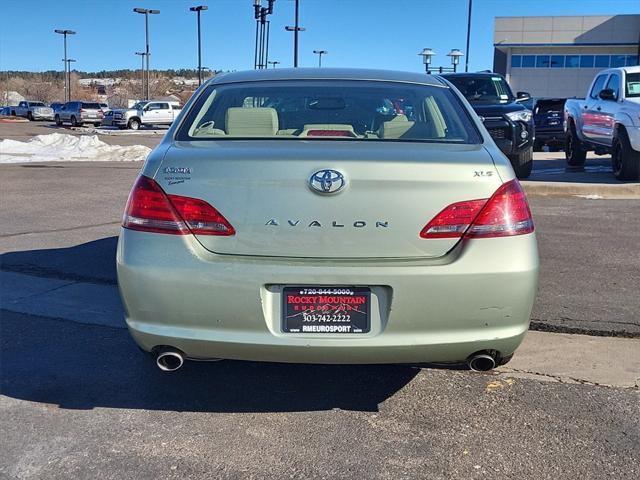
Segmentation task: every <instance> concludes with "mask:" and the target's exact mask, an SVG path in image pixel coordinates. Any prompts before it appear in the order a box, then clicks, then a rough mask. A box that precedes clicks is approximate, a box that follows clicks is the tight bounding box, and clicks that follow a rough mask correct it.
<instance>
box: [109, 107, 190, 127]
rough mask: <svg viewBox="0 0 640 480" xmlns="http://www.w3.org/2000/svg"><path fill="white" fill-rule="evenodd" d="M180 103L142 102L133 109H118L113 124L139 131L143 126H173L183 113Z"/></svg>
mask: <svg viewBox="0 0 640 480" xmlns="http://www.w3.org/2000/svg"><path fill="white" fill-rule="evenodd" d="M181 109H182V108H181V107H180V104H179V103H178V102H164V101H146V100H145V101H142V102H138V103H136V104H135V105H134V106H133V107H131V108H126V109H116V110H114V111H113V112H114V114H113V121H112V124H113V125H116V126H118V127H120V128H123V129H124V128H130V129H131V130H138V129H139V128H140V127H141V126H142V125H149V126H151V125H171V124H172V123H173V121H174V120H175V119H176V117H177V116H178V115H179V114H180V111H181Z"/></svg>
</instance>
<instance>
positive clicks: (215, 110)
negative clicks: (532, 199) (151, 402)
mask: <svg viewBox="0 0 640 480" xmlns="http://www.w3.org/2000/svg"><path fill="white" fill-rule="evenodd" d="M117 269H118V282H119V286H120V293H121V295H122V300H123V303H124V307H125V315H126V321H127V324H128V327H129V330H130V332H131V334H132V335H133V338H134V339H135V341H136V342H137V343H138V345H139V346H140V347H141V348H142V349H143V350H145V351H147V352H151V353H152V354H153V355H154V356H155V358H156V361H157V364H158V366H159V367H160V368H161V369H162V370H165V371H170V370H176V369H178V368H180V367H181V366H182V364H183V362H184V361H185V360H188V359H193V360H213V359H240V360H258V361H274V362H299V363H412V364H415V363H431V362H438V363H439V362H452V363H466V364H467V365H468V366H469V368H471V369H473V370H489V369H491V368H493V367H494V366H496V365H500V364H503V363H505V362H507V361H508V360H509V359H510V358H511V356H512V355H513V353H514V351H515V350H516V348H517V347H518V345H519V344H520V342H521V341H522V339H523V337H524V335H525V333H526V331H527V328H528V325H529V316H530V313H531V308H532V305H533V301H534V297H535V293H536V287H537V279H538V252H537V246H536V238H535V234H534V226H533V221H532V218H531V212H530V210H529V206H528V204H527V200H526V198H525V195H524V193H523V191H522V188H521V187H520V184H519V183H518V181H517V180H516V179H515V176H514V173H513V170H512V168H511V166H510V163H509V160H507V158H506V157H505V156H504V155H503V154H502V153H501V152H500V150H499V149H498V148H497V147H496V145H495V144H494V142H493V140H492V139H491V137H490V136H489V134H488V133H487V131H486V130H485V128H484V127H483V125H482V122H481V121H480V120H479V118H478V117H477V116H476V114H475V113H474V112H473V110H472V109H471V107H470V106H469V104H468V103H467V102H466V100H465V99H464V97H463V96H462V95H461V94H460V93H459V92H458V91H457V90H456V89H455V88H454V87H453V86H452V85H451V84H450V83H449V82H447V81H446V80H444V79H442V78H440V77H437V76H429V75H424V74H416V73H401V72H389V71H378V70H354V69H277V70H260V71H251V72H238V73H230V74H226V75H220V76H216V77H215V78H213V79H212V80H210V81H208V82H207V83H206V84H204V85H203V86H202V87H200V88H199V89H198V91H197V92H196V93H195V94H194V95H193V96H192V98H191V100H189V102H188V103H187V105H186V106H185V108H184V109H183V110H182V113H181V115H180V117H179V118H178V119H177V120H176V121H175V122H174V124H173V125H172V127H171V129H170V130H169V131H168V132H167V134H166V136H165V137H164V139H163V141H162V143H161V144H160V145H159V146H158V147H157V148H156V149H155V150H154V151H153V152H152V153H151V154H150V155H149V158H148V159H147V161H146V163H145V164H144V166H143V168H142V171H141V174H140V176H139V177H138V179H137V181H136V183H135V185H134V186H133V189H132V191H131V194H130V196H129V200H128V203H127V206H126V209H125V213H124V218H123V223H122V230H121V233H120V239H119V243H118V252H117Z"/></svg>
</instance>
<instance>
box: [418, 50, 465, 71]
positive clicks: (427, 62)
mask: <svg viewBox="0 0 640 480" xmlns="http://www.w3.org/2000/svg"><path fill="white" fill-rule="evenodd" d="M418 55H420V56H421V57H422V63H424V69H425V71H426V72H427V75H431V72H432V69H431V59H432V57H434V56H435V55H436V52H434V51H433V50H431V49H430V48H423V49H422V52H420V53H419V54H418ZM447 57H450V58H451V65H452V66H451V67H435V68H434V69H433V70H435V71H437V73H444V72H453V73H455V72H457V70H458V64H459V63H460V57H464V53H462V52H461V51H460V50H458V49H457V48H452V49H451V51H450V52H449V53H447Z"/></svg>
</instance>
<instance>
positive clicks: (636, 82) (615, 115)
mask: <svg viewBox="0 0 640 480" xmlns="http://www.w3.org/2000/svg"><path fill="white" fill-rule="evenodd" d="M564 130H565V135H566V137H565V138H566V142H565V155H566V157H567V163H568V164H569V165H572V166H580V165H583V164H584V162H585V159H586V156H587V152H588V151H590V150H593V151H594V152H595V153H596V154H598V155H604V154H608V153H610V154H611V163H612V167H613V174H614V175H615V177H616V178H617V179H618V180H637V179H638V178H640V66H635V67H622V68H611V69H609V70H604V71H602V72H600V73H598V74H597V75H596V78H594V80H593V82H592V83H591V86H590V87H589V91H588V92H587V97H586V98H584V99H568V100H567V101H566V103H565V105H564Z"/></svg>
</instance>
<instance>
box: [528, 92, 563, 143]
mask: <svg viewBox="0 0 640 480" xmlns="http://www.w3.org/2000/svg"><path fill="white" fill-rule="evenodd" d="M566 100H567V99H566V98H537V99H536V100H535V103H534V105H533V109H532V111H533V123H534V124H535V128H536V139H535V143H534V145H533V148H534V150H538V151H541V150H542V149H543V147H544V146H547V147H549V148H562V147H564V127H563V115H564V102H566Z"/></svg>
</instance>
